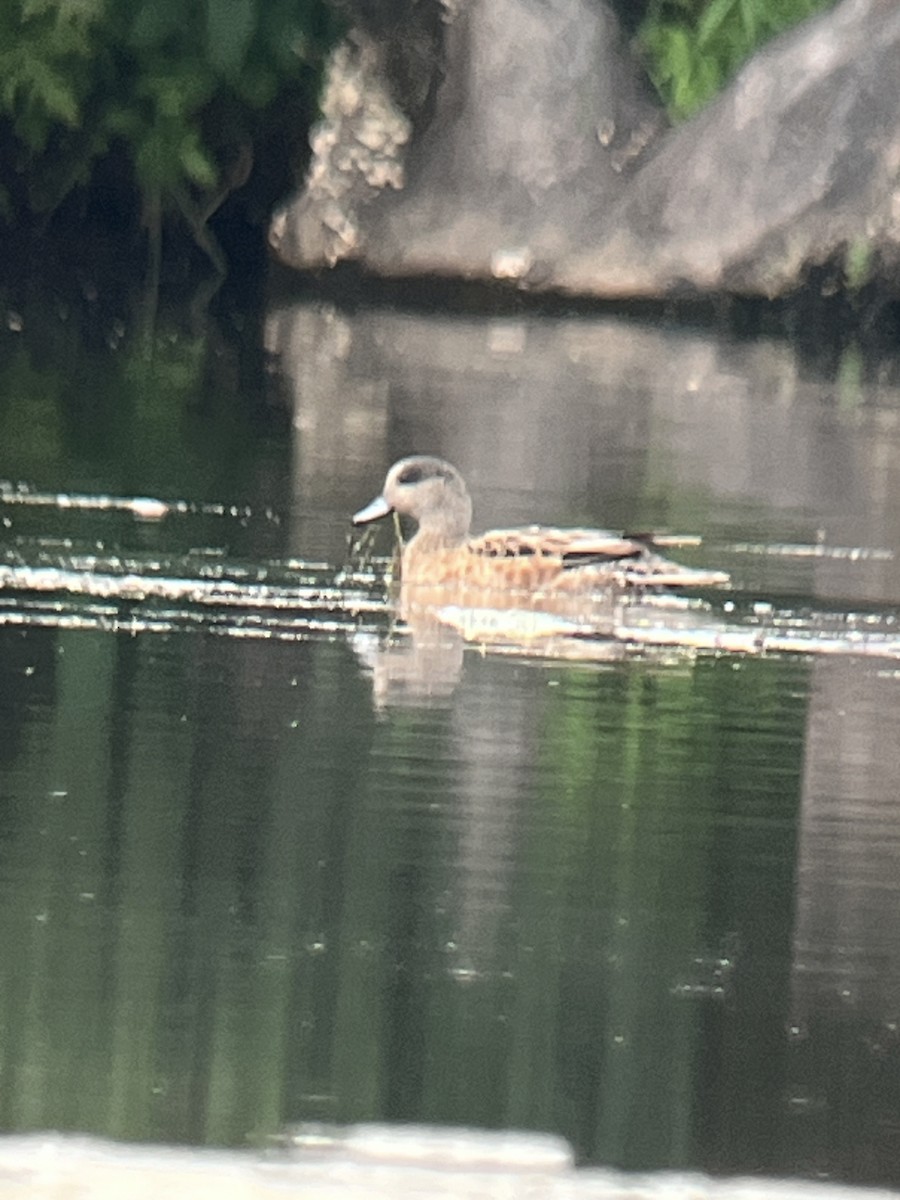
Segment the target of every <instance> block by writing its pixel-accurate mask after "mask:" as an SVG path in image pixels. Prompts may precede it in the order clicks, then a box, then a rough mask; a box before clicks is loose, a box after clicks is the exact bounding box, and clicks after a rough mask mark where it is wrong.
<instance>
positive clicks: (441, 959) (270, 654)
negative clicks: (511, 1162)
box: [0, 310, 900, 1184]
mask: <svg viewBox="0 0 900 1200" xmlns="http://www.w3.org/2000/svg"><path fill="white" fill-rule="evenodd" d="M292 320H293V322H294V324H293V325H291V321H292ZM614 324H615V323H610V322H602V321H601V322H596V323H594V324H592V323H591V322H572V323H561V324H558V325H557V326H555V327H554V325H553V323H546V324H544V323H541V322H534V323H533V324H531V325H529V324H528V323H527V322H526V323H525V329H524V336H523V338H520V339H518V340H517V342H516V345H518V346H520V347H524V350H523V351H522V352H521V353H520V354H517V355H510V354H509V353H508V352H507V351H506V350H504V349H503V347H504V346H506V345H508V344H509V343H508V340H507V341H503V339H500V340H498V339H496V338H493V339H492V338H491V337H490V336H488V334H486V333H485V331H484V329H482V328H480V327H479V323H477V322H466V321H456V322H450V323H446V324H445V325H443V326H442V324H441V322H439V321H436V320H434V319H431V318H428V319H425V318H415V317H409V316H398V315H391V314H387V315H382V316H381V317H379V316H378V315H377V314H376V315H372V314H362V315H361V316H360V317H359V318H358V319H356V320H355V321H354V320H353V319H352V318H346V317H344V316H342V315H340V314H336V313H334V312H333V311H328V310H324V311H323V310H297V311H296V312H294V313H293V314H291V313H290V312H285V313H280V314H275V316H274V317H273V333H272V337H273V342H277V340H278V339H277V337H276V332H277V331H276V330H275V326H276V325H279V326H280V328H281V330H282V334H283V337H284V341H285V343H286V342H287V341H290V340H291V338H289V337H288V334H290V335H291V337H292V339H293V342H292V344H293V345H294V346H295V347H298V348H299V351H301V352H302V351H303V350H304V347H307V348H308V347H309V346H310V345H316V346H318V353H317V355H316V357H315V371H312V370H311V369H310V362H311V361H312V360H311V359H310V358H309V357H308V356H307V357H306V358H304V356H303V353H300V355H299V357H298V358H297V359H292V358H287V359H286V360H285V369H286V373H287V375H288V376H289V378H291V379H293V380H294V382H295V385H296V387H295V392H296V397H295V398H296V402H297V406H298V417H297V433H296V434H295V442H294V453H295V463H294V473H293V478H292V479H291V480H289V481H287V483H286V482H285V481H284V479H282V478H280V477H274V476H273V479H272V482H271V483H270V484H268V485H267V484H266V482H265V478H264V473H261V475H260V477H259V478H257V479H256V480H255V483H254V490H255V496H254V499H253V500H252V502H251V501H248V500H247V499H246V496H247V493H248V491H250V490H251V489H250V488H249V487H248V486H247V485H246V481H245V480H244V478H243V477H239V478H238V479H236V480H235V484H234V488H235V496H236V497H237V496H240V497H241V499H240V500H239V501H238V500H236V501H235V503H234V504H233V505H232V504H230V503H229V497H228V495H227V494H223V497H222V499H221V500H210V499H209V498H208V497H207V498H205V499H202V500H201V499H199V498H198V499H196V500H195V499H194V498H193V497H192V493H191V479H190V477H185V479H184V481H183V484H182V486H181V488H180V490H174V491H172V490H162V489H160V488H159V487H158V486H156V481H155V480H154V478H153V477H152V471H151V470H150V469H149V468H148V469H147V471H146V473H143V474H142V473H141V472H140V471H138V472H137V473H136V474H135V475H134V477H133V478H131V479H129V480H128V481H127V483H128V488H129V489H130V490H127V489H126V488H125V487H123V486H122V483H121V481H120V482H118V483H117V484H116V486H114V484H113V477H114V474H115V470H116V468H114V467H113V466H112V465H109V466H108V467H107V468H106V469H108V471H109V476H110V482H109V484H108V486H107V487H106V488H105V490H104V489H102V488H101V487H100V486H98V488H97V491H96V493H93V492H91V491H90V490H89V489H88V488H87V487H86V486H85V482H84V480H83V479H76V478H73V479H72V481H71V484H70V490H69V492H66V491H65V490H62V491H61V490H53V488H56V487H57V484H58V482H59V475H63V474H64V473H65V463H64V449H65V443H64V441H63V442H61V449H60V454H61V459H60V463H59V464H57V468H56V470H57V471H58V472H59V475H58V476H55V477H54V483H53V488H51V487H50V486H49V485H48V483H47V482H46V481H45V480H44V479H42V478H41V477H39V475H37V474H34V475H30V474H29V469H28V468H29V463H28V462H27V461H25V460H24V459H23V458H22V457H21V455H19V456H17V457H16V459H15V461H12V458H11V456H10V453H9V451H8V450H4V448H3V447H4V446H8V445H10V444H11V443H10V442H9V440H8V439H7V440H5V441H4V440H0V478H6V479H9V480H22V479H24V480H26V482H27V483H28V484H29V485H30V488H29V490H28V491H27V493H26V492H21V491H20V492H18V493H17V494H18V495H26V494H27V495H29V496H31V497H36V498H37V500H40V501H41V502H40V503H38V502H37V500H35V502H34V503H31V502H29V503H25V502H24V501H22V500H16V499H11V500H10V502H9V504H8V505H7V507H6V508H3V504H2V501H3V497H4V495H6V496H7V498H9V497H10V495H11V492H10V490H9V489H6V490H4V489H2V488H0V509H2V512H0V516H6V517H8V518H9V524H5V525H4V530H3V536H2V550H3V554H2V560H0V735H2V736H0V797H2V801H0V944H2V945H3V946H4V954H3V956H2V960H0V997H2V1004H0V1021H2V1035H0V1074H2V1078H3V1081H4V1086H3V1088H2V1089H0V1122H2V1125H3V1126H4V1127H5V1128H9V1129H32V1128H46V1127H54V1128H61V1129H70V1128H71V1129H83V1130H89V1131H94V1130H96V1131H98V1132H103V1133H109V1134H113V1135H116V1136H123V1137H134V1138H166V1139H169V1138H171V1139H176V1140H188V1141H196V1142H207V1141H211V1142H227V1143H237V1144H241V1143H242V1142H244V1141H245V1140H246V1138H247V1137H248V1136H252V1135H254V1134H266V1133H270V1132H272V1131H274V1130H277V1129H278V1128H280V1127H281V1126H282V1125H283V1124H284V1123H285V1122H294V1121H299V1120H317V1119H327V1120H348V1121H353V1120H360V1119H366V1120H369V1119H376V1120H377V1119H388V1120H425V1121H438V1122H451V1123H453V1122H459V1123H472V1124H480V1125H486V1126H490V1127H493V1126H500V1127H507V1126H516V1127H524V1128H536V1129H545V1130H555V1131H559V1132H562V1133H563V1134H564V1135H565V1136H566V1137H568V1138H569V1139H571V1140H572V1141H573V1142H574V1144H575V1145H576V1147H577V1149H578V1152H579V1154H580V1155H581V1156H582V1157H583V1158H585V1159H587V1160H590V1161H598V1162H608V1163H614V1164H622V1165H626V1166H630V1167H636V1168H646V1167H654V1166H690V1167H703V1168H708V1169H714V1170H735V1171H750V1170H753V1171H756V1170H762V1171H766V1172H796V1173H802V1174H807V1175H819V1174H825V1175H832V1176H839V1177H848V1178H854V1179H858V1180H864V1181H871V1182H875V1181H881V1182H889V1183H895V1184H897V1183H900V1163H898V1160H897V1153H896V1149H895V1147H894V1141H895V1140H896V1139H895V1137H894V1135H893V1134H892V1130H893V1131H895V1130H896V1127H897V1122H898V1120H900V1097H898V1095H897V1093H896V1088H895V1086H894V1082H893V1081H894V1080H895V1079H896V1078H897V1077H898V1076H897V1067H898V1065H900V1061H898V1060H900V1035H898V1028H900V1026H898V1021H900V1012H898V1011H897V1003H896V996H897V994H898V992H897V983H898V977H900V949H898V943H897V939H896V938H895V937H894V931H895V930H896V928H897V926H898V919H900V911H898V907H900V889H898V887H897V886H896V879H897V878H900V874H898V871H897V866H898V855H900V824H898V822H900V815H898V813H900V810H898V808H897V806H896V803H895V791H896V788H895V783H896V780H897V778H898V777H900V762H898V761H897V747H898V746H900V741H898V739H897V738H896V733H895V731H896V729H897V727H898V718H900V687H898V684H900V679H898V673H897V671H896V670H895V667H896V663H895V662H893V661H891V660H890V659H889V658H887V657H881V658H877V657H867V656H865V655H863V654H857V653H855V654H853V655H848V654H846V653H843V652H842V653H840V654H835V655H832V656H828V657H824V656H815V655H807V654H801V655H793V656H785V655H759V654H755V653H754V654H746V655H735V654H729V653H724V652H722V651H721V648H720V650H719V652H713V651H708V652H703V651H698V649H697V647H696V645H693V644H687V645H677V644H676V645H666V646H644V647H640V648H638V649H636V650H630V651H629V652H628V653H607V654H605V655H602V654H599V653H598V654H597V655H596V656H595V658H594V660H593V661H591V662H579V661H575V660H574V659H573V655H572V654H564V653H562V652H560V653H559V654H558V655H556V656H549V657H544V658H540V657H539V656H536V655H528V654H524V653H522V652H521V648H517V647H516V646H515V645H509V644H507V645H504V646H503V649H504V651H505V652H504V653H502V654H501V653H494V652H491V653H487V654H482V653H481V652H480V650H479V649H478V648H477V647H470V648H465V647H464V646H463V645H462V643H461V642H459V641H456V642H454V641H453V640H452V637H451V634H452V630H450V631H448V629H447V626H446V624H443V625H441V627H440V630H439V634H440V636H439V638H438V643H437V649H436V648H435V645H434V644H433V643H429V642H428V641H427V640H424V641H420V642H419V643H418V645H413V647H412V648H413V649H415V650H416V652H417V654H418V657H416V656H415V655H411V654H410V653H409V651H410V647H411V644H412V643H413V639H411V638H410V636H409V634H408V633H404V632H403V630H402V629H400V628H395V627H394V626H393V624H392V610H391V607H390V603H389V598H388V595H387V591H386V588H385V586H384V569H385V566H386V564H385V562H384V561H375V562H373V563H368V564H365V565H363V566H360V567H359V568H358V569H357V568H354V567H352V566H351V565H350V564H349V560H348V556H347V542H346V516H347V514H348V513H350V512H352V511H354V510H355V509H356V508H357V507H358V506H359V503H360V501H361V500H362V499H365V498H366V497H367V496H368V495H370V494H371V492H372V485H373V483H377V482H378V481H379V480H380V478H381V476H382V475H383V471H384V467H385V466H386V465H387V463H388V462H390V461H392V460H393V459H394V458H396V457H397V456H398V454H399V453H401V452H405V451H407V450H413V449H426V450H432V451H436V452H439V453H444V454H446V455H447V456H449V457H451V458H453V459H454V460H456V461H457V462H459V464H460V465H461V466H463V468H464V470H465V471H466V474H467V475H468V476H469V478H470V482H471V484H472V489H473V492H474V493H475V494H476V500H477V503H478V513H479V517H478V520H479V525H480V526H486V525H496V524H503V523H511V522H516V521H520V520H521V521H528V520H532V519H534V518H535V517H540V518H543V519H546V520H548V521H552V522H554V523H558V524H566V523H572V524H575V523H578V524H582V523H585V522H589V521H593V522H596V523H603V524H607V525H629V524H640V525H642V526H647V525H652V526H660V525H665V526H668V527H671V528H675V529H678V530H682V529H683V530H686V531H688V532H695V531H696V532H700V533H703V534H704V537H705V543H704V546H703V548H702V549H701V551H699V553H700V554H701V555H702V556H703V561H705V562H708V563H713V564H716V565H718V564H719V563H720V561H721V564H722V565H723V566H726V567H727V568H728V569H729V570H731V571H732V572H733V573H734V575H735V577H736V583H737V586H736V589H735V591H734V592H733V593H730V594H723V596H721V597H711V598H710V600H709V604H710V605H711V606H712V607H711V608H710V609H708V610H707V609H704V610H696V611H695V610H691V611H690V612H689V613H688V618H687V619H688V621H689V628H690V629H691V630H692V631H694V632H696V630H697V629H698V628H699V629H703V628H715V622H714V621H713V617H712V616H711V615H710V614H714V615H715V618H716V620H718V621H720V622H726V623H731V624H737V623H740V622H743V623H744V624H745V625H749V626H750V627H753V628H758V627H759V626H760V625H763V626H766V623H768V626H771V627H775V628H779V629H781V630H786V631H788V632H790V633H791V634H796V633H797V632H798V631H799V632H800V633H803V632H807V631H812V630H817V631H818V632H820V633H823V634H824V633H828V635H829V636H830V637H832V638H833V637H843V638H844V639H845V641H846V640H847V639H848V638H849V637H850V635H851V634H852V635H858V634H859V633H860V631H862V633H863V634H868V635H870V636H871V637H872V638H875V637H876V636H878V637H882V638H884V639H885V641H884V643H883V644H882V645H881V649H882V650H884V649H885V648H886V647H887V646H888V645H889V643H888V641H887V639H889V638H893V637H894V636H895V635H894V633H893V623H894V621H895V619H896V606H897V604H898V601H900V588H898V586H897V585H898V567H897V555H898V552H900V544H898V528H900V525H898V524H896V523H893V518H894V516H895V515H896V499H895V497H896V496H897V495H898V494H900V492H896V491H892V490H891V486H890V485H891V483H892V481H893V480H895V477H896V473H897V468H898V465H900V456H898V441H897V432H896V429H895V426H894V424H893V423H892V421H891V420H890V418H891V417H892V415H893V414H894V412H895V406H896V398H895V397H894V395H893V393H890V392H889V391H886V390H885V389H884V388H882V389H881V391H879V392H878V393H877V394H876V393H873V394H872V395H869V396H867V397H863V398H861V400H860V403H859V405H858V406H857V407H856V408H855V409H854V410H853V411H854V415H853V419H852V420H850V419H848V418H847V415H846V412H847V410H846V408H845V409H843V410H841V411H840V412H838V411H837V410H836V409H833V408H829V403H828V396H829V388H830V385H829V384H827V383H826V382H823V383H821V384H820V386H819V389H818V391H816V389H815V388H814V386H813V383H812V382H811V381H810V379H809V378H808V377H807V376H804V374H803V373H802V372H801V371H800V370H799V368H798V367H797V365H796V364H795V363H792V362H791V360H790V357H789V355H788V354H787V353H786V351H785V350H784V348H783V347H775V348H774V349H773V347H771V346H769V347H766V346H763V345H758V346H757V345H756V344H750V345H746V344H745V345H738V346H735V345H731V344H719V343H716V342H715V341H712V340H706V341H704V339H702V338H700V337H699V336H695V335H691V336H687V335H674V334H671V333H670V334H668V335H663V334H661V333H659V332H658V331H657V332H654V331H651V330H648V329H646V328H637V329H635V330H633V331H632V335H631V337H630V338H629V332H628V330H627V328H622V327H621V326H620V327H618V328H614V327H613V326H614ZM338 325H339V326H340V329H339V331H338V332H339V335H340V336H339V337H338V332H336V326H338ZM329 337H333V338H336V339H337V340H338V341H339V342H340V346H341V353H340V354H335V355H333V356H330V355H329V354H328V353H327V352H326V351H327V345H328V339H329ZM654 339H656V340H654ZM497 346H499V347H500V349H499V350H498V349H497V348H496V347H497ZM492 347H493V348H492ZM560 356H562V357H560ZM304 364H305V365H304ZM561 364H567V366H563V365H561ZM773 396H775V397H776V399H774V400H773V399H772V397H773ZM551 401H552V407H551V408H550V409H548V405H549V404H550V402H551ZM9 403H11V401H8V400H7V401H4V400H3V398H2V396H0V427H2V423H3V419H4V412H5V411H6V410H5V409H4V404H9ZM373 413H375V414H376V415H377V414H378V413H380V414H381V419H377V420H369V419H368V417H369V416H371V415H372V414H373ZM0 432H2V428H0ZM788 435H790V437H789V439H788ZM175 436H176V434H175V433H173V437H175ZM179 436H181V434H179ZM785 439H788V440H785ZM535 447H538V448H539V449H540V453H537V452H536V450H535ZM816 447H818V448H819V451H820V452H821V459H820V460H819V459H817V458H816V454H815V453H814V450H815V448H816ZM873 449H877V451H878V453H877V455H876V456H875V458H874V459H873V458H872V456H871V453H872V451H873ZM173 452H174V451H173ZM248 453H252V447H250V448H249V450H248ZM748 455H749V456H750V459H751V460H752V461H747V456H748ZM871 462H874V463H875V466H874V467H870V466H869V465H868V464H870V463H871ZM817 464H818V465H817ZM822 464H824V465H822ZM103 470H104V465H103V463H102V462H98V463H96V464H94V466H93V473H94V475H95V476H96V477H98V478H100V479H101V481H102V477H103ZM117 488H118V490H117ZM69 494H71V496H72V497H74V498H75V499H77V500H78V503H71V504H66V503H65V501H63V503H62V504H60V503H59V497H60V496H66V495H69ZM92 496H95V497H96V503H94V502H92ZM129 496H131V497H138V498H140V497H144V498H148V499H149V498H156V499H157V501H158V503H159V504H162V505H165V506H166V511H165V513H164V514H163V513H162V511H161V510H154V511H155V512H156V513H158V515H153V516H152V517H150V516H148V514H149V510H146V511H144V512H141V511H139V508H138V509H136V508H135V507H134V504H133V503H129V502H128V497H129ZM141 518H143V519H141ZM384 549H385V552H386V549H387V547H386V546H385V547H384ZM725 604H731V605H732V606H733V609H732V610H729V611H727V612H726V611H725V609H724V608H723V607H722V606H723V605H725ZM698 611H699V612H700V615H699V616H698V615H697V612H698ZM632 615H633V614H632ZM673 619H674V618H673ZM779 621H780V622H781V625H780V626H778V625H777V622H779ZM754 622H756V625H755V626H754V624H753V623H754ZM682 631H683V630H682ZM149 633H153V634H154V635H155V636H145V635H147V634H149ZM223 635H224V636H223ZM448 640H449V643H450V651H449V652H447V650H446V643H447V642H448ZM567 649H569V650H572V649H573V648H572V647H571V646H569V647H567ZM575 649H577V646H576V647H575ZM606 649H607V650H608V649H609V646H608V645H607V646H606ZM846 649H847V646H846V645H845V646H843V647H841V650H842V651H843V650H846ZM391 650H399V652H400V654H399V657H398V656H397V655H394V656H393V657H392V656H391V654H390V651H391ZM413 659H415V661H413ZM379 672H381V674H379ZM423 680H425V681H427V682H428V684H429V687H428V688H426V689H424V693H425V694H423V688H422V682H423ZM380 687H381V688H383V689H384V690H383V692H382V693H379V690H378V689H379V688H380ZM378 701H380V703H378ZM835 1064H839V1068H838V1067H836V1065H835ZM836 1131H837V1132H836Z"/></svg>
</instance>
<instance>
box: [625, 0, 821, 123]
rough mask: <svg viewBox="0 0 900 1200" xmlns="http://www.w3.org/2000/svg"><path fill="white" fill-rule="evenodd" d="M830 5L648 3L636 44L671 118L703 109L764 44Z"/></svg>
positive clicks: (775, 0) (720, 0)
mask: <svg viewBox="0 0 900 1200" xmlns="http://www.w3.org/2000/svg"><path fill="white" fill-rule="evenodd" d="M833 2H834V0H651V3H650V6H649V9H648V11H647V16H646V18H645V20H644V22H643V24H642V26H641V28H640V31H639V33H638V39H639V42H640V44H641V46H642V47H643V49H644V52H645V54H646V56H647V59H648V65H649V69H650V74H651V76H652V77H653V80H654V82H655V83H656V86H657V87H658V88H659V90H660V93H661V94H662V96H663V97H664V99H665V101H666V104H667V105H668V107H669V110H670V112H671V113H672V115H673V116H675V117H687V116H690V114H691V113H693V112H696V110H697V109H698V108H701V107H702V106H703V105H704V104H705V103H706V102H707V101H708V100H709V99H710V98H711V97H712V96H714V95H715V94H716V92H718V91H720V90H721V88H722V87H723V86H724V84H725V83H726V82H727V81H728V79H729V78H730V77H731V76H732V75H733V74H734V73H735V71H737V69H738V68H739V67H740V65H741V63H743V62H744V60H745V59H746V58H748V57H749V55H750V54H752V52H753V51H754V50H756V49H757V48H758V47H759V46H760V45H762V43H763V42H766V41H768V40H769V38H771V37H774V36H775V34H777V33H781V32H782V31H783V30H785V29H788V28H790V27H791V26H792V25H796V24H798V23H799V22H800V21H802V20H804V19H805V18H806V17H809V16H811V15H812V14H813V13H815V12H818V11H819V10H821V9H823V8H826V7H828V6H829V5H830V4H832V3H833Z"/></svg>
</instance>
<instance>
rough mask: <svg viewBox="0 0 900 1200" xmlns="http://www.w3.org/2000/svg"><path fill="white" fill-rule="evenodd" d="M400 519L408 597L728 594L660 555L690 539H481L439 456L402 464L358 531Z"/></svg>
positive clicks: (711, 576) (530, 534) (549, 533)
mask: <svg viewBox="0 0 900 1200" xmlns="http://www.w3.org/2000/svg"><path fill="white" fill-rule="evenodd" d="M392 513H397V514H398V515H400V516H407V517H410V518H412V519H413V520H414V521H415V522H416V525H417V529H416V532H415V534H414V535H413V537H412V538H411V539H410V540H409V541H408V542H406V544H405V545H404V546H403V549H402V553H401V558H400V579H401V584H402V586H403V587H404V588H408V587H410V586H416V585H418V586H420V587H427V588H429V589H433V588H441V589H446V588H457V589H458V588H463V589H465V590H466V591H467V592H468V593H469V594H471V593H472V592H473V591H474V592H485V593H487V592H489V593H490V595H491V597H492V602H494V603H496V597H498V596H501V597H502V596H503V595H505V594H508V595H514V596H516V597H517V598H518V601H517V602H518V603H521V597H523V596H526V597H527V596H534V595H536V594H540V595H553V594H555V593H568V594H571V593H588V594H589V593H592V592H597V591H598V590H605V591H607V592H608V591H609V590H610V589H613V590H616V589H618V590H622V591H627V590H639V589H640V590H643V589H647V588H653V589H657V590H658V589H671V588H675V589H681V588H691V587H723V586H727V585H728V583H729V582H730V578H729V576H728V574H727V573H726V572H724V571H716V570H707V569H704V568H691V567H684V566H681V565H680V564H679V563H676V562H673V561H671V560H670V559H668V558H666V557H664V556H663V555H661V554H660V553H659V547H660V546H661V545H672V544H676V545H678V544H682V545H683V544H685V543H691V542H693V543H696V541H697V539H695V538H694V539H692V538H683V539H678V538H668V539H667V538H663V537H662V536H659V535H656V536H654V535H651V534H646V535H644V534H636V535H635V534H621V535H620V534H616V533H610V532H608V531H606V530H600V529H580V528H579V529H561V528H555V527H552V526H546V525H529V526H525V527H522V528H515V529H492V530H489V531H488V532H486V533H482V534H476V535H473V534H472V532H471V524H472V499H471V496H470V495H469V490H468V488H467V487H466V484H465V481H464V479H463V477H462V475H461V474H460V472H459V471H458V470H457V469H456V467H454V466H452V465H451V464H450V463H449V462H446V461H445V460H444V459H442V458H437V457H434V456H432V455H419V454H417V455H412V456H410V457H408V458H401V459H400V460H399V461H398V462H395V463H394V465H393V466H392V467H391V468H390V470H389V471H388V473H387V477H386V478H385V481H384V486H383V488H382V489H381V492H380V493H379V495H377V496H376V497H375V498H374V499H373V500H372V501H370V503H369V504H367V505H366V506H365V507H364V508H361V509H360V510H359V511H358V512H357V513H355V514H354V515H353V517H352V521H353V524H354V525H355V526H361V525H368V524H369V523H370V522H373V521H378V520H381V519H382V518H384V517H387V516H390V514H392Z"/></svg>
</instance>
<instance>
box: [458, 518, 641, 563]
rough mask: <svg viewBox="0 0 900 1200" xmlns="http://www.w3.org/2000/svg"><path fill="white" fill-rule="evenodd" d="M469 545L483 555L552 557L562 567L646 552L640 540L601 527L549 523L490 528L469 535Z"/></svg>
mask: <svg viewBox="0 0 900 1200" xmlns="http://www.w3.org/2000/svg"><path fill="white" fill-rule="evenodd" d="M468 547H469V550H470V551H471V552H472V553H473V554H477V555H479V556H481V557H485V558H543V559H555V560H556V561H558V562H559V564H560V566H562V567H578V566H587V565H589V564H590V563H592V562H593V563H611V562H618V561H621V560H623V559H634V558H640V557H641V556H643V555H645V554H646V553H647V548H646V546H645V545H644V544H643V543H642V542H640V541H637V540H635V539H633V538H627V537H622V536H621V535H620V534H616V533H609V532H607V531H606V530H603V529H556V528H554V527H553V526H548V525H528V526H525V527H524V528H521V529H491V530H489V531H488V532H487V533H483V534H481V535H480V536H479V537H474V538H471V539H470V540H469V542H468Z"/></svg>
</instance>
